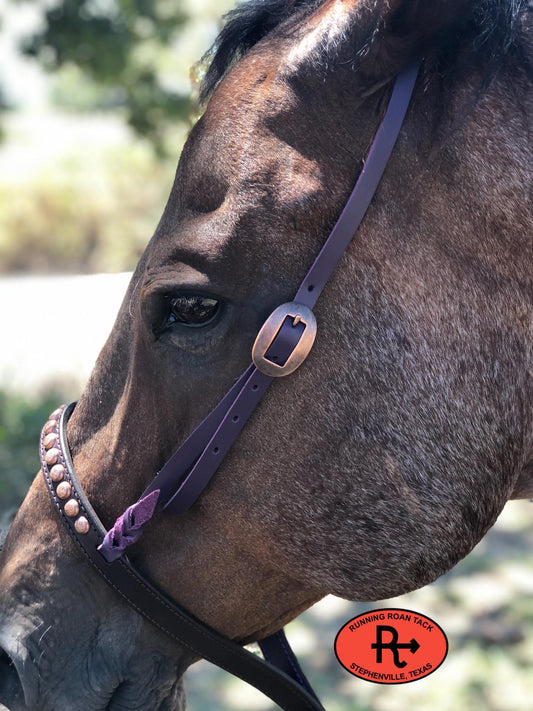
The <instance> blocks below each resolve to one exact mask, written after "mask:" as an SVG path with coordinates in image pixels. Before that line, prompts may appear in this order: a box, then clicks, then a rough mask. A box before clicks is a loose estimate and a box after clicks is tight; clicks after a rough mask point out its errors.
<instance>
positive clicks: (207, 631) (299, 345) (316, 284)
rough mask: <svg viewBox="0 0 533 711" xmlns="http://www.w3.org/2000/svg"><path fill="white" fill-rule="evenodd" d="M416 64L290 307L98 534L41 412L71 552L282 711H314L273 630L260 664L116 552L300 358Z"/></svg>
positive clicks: (63, 443)
mask: <svg viewBox="0 0 533 711" xmlns="http://www.w3.org/2000/svg"><path fill="white" fill-rule="evenodd" d="M417 74H418V64H416V65H412V66H410V67H408V68H407V69H406V70H404V71H403V72H402V73H401V74H400V75H399V76H398V77H397V79H396V82H395V85H394V88H393V91H392V95H391V99H390V102H389V105H388V107H387V110H386V112H385V116H384V117H383V120H382V122H381V125H380V127H379V129H378V131H377V132H376V136H375V138H374V141H373V143H372V147H371V149H370V151H369V153H368V156H367V158H366V161H365V165H364V168H363V170H362V171H361V174H360V176H359V179H358V181H357V183H356V186H355V188H354V190H353V192H352V194H351V196H350V198H349V200H348V202H347V203H346V206H345V208H344V210H343V212H342V214H341V216H340V217H339V219H338V221H337V223H336V225H335V226H334V228H333V230H332V232H331V234H330V236H329V237H328V239H327V240H326V242H325V243H324V246H323V247H322V249H321V251H320V253H319V254H318V256H317V258H316V259H315V262H314V264H313V265H312V267H311V269H310V270H309V271H308V272H307V275H306V276H305V278H304V280H303V281H302V283H301V284H300V287H299V289H298V291H297V293H296V295H295V297H294V300H293V301H292V302H289V303H287V304H283V305H281V306H279V307H278V308H277V309H275V310H274V311H273V313H272V314H271V315H270V316H269V318H268V319H267V321H266V322H265V324H264V325H263V327H262V328H261V330H260V331H259V334H258V336H257V338H256V341H255V343H254V347H253V351H252V361H253V362H252V363H251V364H250V366H249V367H248V368H247V369H246V370H245V371H244V373H243V374H242V375H241V376H240V377H239V378H238V380H237V381H236V383H235V385H234V386H233V387H232V388H231V389H230V390H229V391H228V393H227V394H226V395H225V396H224V397H223V398H222V400H221V401H220V402H219V403H218V405H217V406H216V407H215V408H214V409H213V410H212V411H211V412H210V413H209V414H208V415H207V417H206V418H205V419H204V420H203V422H201V423H200V424H199V425H198V427H197V428H196V429H195V430H194V431H193V432H192V433H191V434H190V435H189V437H188V438H187V439H186V440H185V441H184V442H183V444H182V445H181V446H180V447H179V449H178V450H177V451H176V452H175V453H174V454H173V456H172V457H171V458H170V459H169V460H168V461H167V462H166V464H165V465H164V466H163V468H162V469H161V470H160V471H159V472H158V474H157V475H156V476H155V477H154V479H153V481H152V482H151V484H150V485H149V486H148V488H147V489H146V490H145V491H144V492H143V494H142V495H141V497H140V499H139V500H138V501H137V502H135V503H134V504H133V505H132V506H130V507H129V508H128V509H126V511H125V512H124V513H123V514H122V515H121V516H120V517H119V518H118V519H117V521H116V522H115V524H114V526H113V527H112V528H111V529H110V530H109V531H106V529H105V528H104V526H103V525H102V523H101V522H100V519H99V518H98V516H97V514H96V512H95V511H94V509H93V507H92V506H91V504H90V502H89V500H88V499H87V497H86V495H85V492H84V490H83V487H82V486H81V484H80V482H79V480H78V478H77V475H76V472H75V470H74V466H73V464H72V460H71V457H70V452H69V448H68V442H67V422H68V419H69V417H70V415H71V414H72V411H73V410H74V407H75V404H74V403H72V404H70V405H68V406H63V407H61V408H59V409H58V410H56V411H55V412H53V413H52V414H51V415H50V418H49V420H48V422H47V423H46V424H45V426H44V428H43V432H42V435H41V443H40V457H41V469H42V473H43V476H44V480H45V483H46V487H47V489H48V493H49V494H50V498H51V500H52V503H53V504H54V507H55V509H56V511H57V513H58V515H59V517H60V518H61V521H62V522H63V524H64V525H65V526H66V528H67V530H68V532H69V533H70V534H71V536H72V537H73V539H74V541H75V542H76V544H77V546H78V548H79V549H80V552H81V553H82V554H83V555H84V556H85V557H86V558H87V559H88V561H89V562H90V563H91V564H92V565H93V566H94V567H95V568H96V569H97V570H98V572H99V573H100V575H101V576H102V577H103V578H104V579H105V580H106V582H107V583H108V584H109V585H110V586H111V587H112V588H114V589H115V591H116V592H117V593H119V594H120V595H122V597H124V598H125V599H126V600H127V602H128V603H129V604H130V605H131V606H132V607H133V608H134V609H135V610H137V612H139V613H140V614H142V615H144V616H145V617H146V618H147V619H148V620H150V622H152V623H153V624H154V625H155V626H156V627H158V628H159V629H161V630H162V631H164V632H165V633H166V634H167V635H169V636H170V637H171V638H172V639H174V640H175V641H176V642H177V643H179V645H181V646H182V647H184V648H186V649H188V650H189V651H190V652H191V653H192V654H193V655H194V656H196V657H203V658H204V659H207V660H208V661H211V662H213V663H214V664H216V665H217V666H220V667H221V668H223V669H225V670H227V671H229V672H230V673H232V674H234V675H235V676H238V677H240V678H241V679H244V680H245V681H247V682H248V683H250V684H252V685H253V686H255V687H256V688H257V689H259V690H260V691H262V692H263V693H265V694H266V695H267V696H269V697H270V698H271V699H272V700H273V701H275V702H276V703H277V704H278V705H279V706H280V707H281V708H283V709H286V710H287V711H303V710H306V709H309V710H313V711H318V710H319V709H323V707H322V705H321V704H320V702H319V701H318V699H317V697H316V695H315V694H314V692H313V691H312V689H311V687H310V685H309V683H308V682H307V680H306V678H305V676H304V674H303V672H302V670H301V669H300V666H299V664H298V662H297V660H296V657H295V656H294V654H293V652H292V650H291V649H290V647H289V644H288V642H287V639H286V637H285V635H284V633H283V630H280V631H279V632H277V633H276V634H274V635H272V636H270V637H268V638H267V639H265V640H262V641H260V642H259V645H260V647H261V650H262V652H263V656H264V658H265V660H263V659H261V658H260V657H259V656H256V655H254V654H252V653H250V652H248V651H247V650H245V649H243V648H242V647H241V646H240V645H239V644H237V643H235V642H233V641H231V640H229V639H227V638H225V637H223V636H222V635H220V634H219V633H218V632H216V631H215V630H213V629H212V628H210V627H208V626H207V625H205V624H204V623H203V622H201V621H200V620H198V619H197V618H196V617H194V616H193V615H191V614H190V613H189V612H187V611H186V610H184V609H183V608H182V607H180V606H179V605H178V604H177V603H175V602H174V601H173V600H171V599H170V598H168V597H167V596H166V595H165V594H164V593H163V592H161V591H160V590H158V589H157V588H156V587H155V586H154V585H153V583H151V581H149V580H148V579H147V578H146V577H144V576H143V575H142V573H141V572H140V571H139V570H138V569H137V568H135V567H134V566H133V565H132V563H131V562H130V561H129V559H128V558H127V556H126V555H125V550H126V549H127V548H128V547H129V546H130V545H132V544H133V543H135V542H136V541H137V540H138V539H139V538H140V536H141V534H142V531H143V528H144V527H145V526H146V525H147V524H148V522H149V521H150V520H151V518H152V517H153V515H154V514H155V513H156V512H157V511H165V512H167V513H177V514H183V513H185V512H186V511H187V510H188V509H189V508H190V507H191V506H192V505H193V503H194V502H195V501H196V500H197V498H198V497H199V496H200V494H201V493H202V491H203V490H204V489H205V487H206V486H207V485H208V483H209V481H210V480H211V478H212V476H213V475H214V473H215V472H216V471H217V469H218V467H219V466H220V464H221V462H222V460H223V459H224V457H225V455H226V454H227V452H228V451H229V450H230V448H231V446H232V444H233V442H234V441H235V439H236V438H237V437H238V435H239V433H240V432H241V430H242V428H243V427H244V425H245V424H246V421H247V420H248V418H249V417H250V415H251V414H252V412H253V411H254V409H255V408H256V406H257V405H258V404H259V402H260V401H261V398H262V396H263V395H264V393H265V392H266V390H267V388H268V387H269V385H270V384H271V383H272V381H273V379H274V378H276V377H282V376H285V375H288V374H290V373H291V372H293V371H294V370H296V368H298V367H299V366H300V365H301V364H302V362H303V361H304V360H305V358H306V357H307V354H308V353H309V351H310V349H311V347H312V345H313V341H314V338H315V333H316V328H317V326H316V321H315V317H314V315H313V312H312V308H313V306H314V305H315V303H316V300H317V299H318V297H319V296H320V293H321V292H322V289H323V288H324V286H325V284H326V282H327V281H328V279H329V278H330V276H331V274H332V272H333V270H334V269H335V267H336V265H337V263H338V261H339V259H340V258H341V256H342V255H343V254H344V251H345V250H346V248H347V246H348V245H349V243H350V241H351V239H352V237H353V235H354V233H355V231H356V230H357V229H358V227H359V225H360V223H361V221H362V219H363V217H364V215H365V213H366V210H367V208H368V205H369V204H370V201H371V200H372V197H373V196H374V193H375V191H376V189H377V187H378V184H379V182H380V180H381V177H382V175H383V172H384V170H385V168H386V165H387V162H388V160H389V157H390V155H391V153H392V150H393V148H394V145H395V143H396V139H397V137H398V134H399V132H400V129H401V126H402V123H403V120H404V117H405V114H406V112H407V108H408V106H409V102H410V99H411V95H412V93H413V90H414V86H415V82H416V77H417Z"/></svg>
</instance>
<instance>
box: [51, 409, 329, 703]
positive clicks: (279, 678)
mask: <svg viewBox="0 0 533 711" xmlns="http://www.w3.org/2000/svg"><path fill="white" fill-rule="evenodd" d="M73 409H74V404H70V405H68V406H67V407H65V408H63V409H62V410H61V411H60V412H58V413H57V415H56V417H55V418H52V419H51V421H50V422H52V423H54V422H55V423H56V425H55V426H54V425H50V423H48V426H47V427H46V428H45V430H43V434H42V435H41V443H40V455H41V466H42V472H43V476H44V480H45V483H46V487H47V489H48V493H49V494H50V498H51V500H52V503H53V504H54V507H55V509H56V510H57V512H58V514H59V516H60V518H61V520H62V521H63V523H64V524H65V525H66V528H67V530H68V531H69V533H70V534H71V536H72V538H73V539H74V541H75V543H76V545H77V546H78V548H79V550H80V551H81V553H82V554H83V555H84V556H85V557H86V558H87V559H88V560H89V562H90V563H91V564H92V565H93V566H94V567H95V568H96V569H97V570H98V572H99V573H100V575H101V576H102V577H103V578H104V580H106V582H107V583H108V584H109V585H110V586H111V587H112V588H113V589H114V590H115V591H116V592H117V593H118V594H119V595H121V596H122V597H123V598H125V600H126V601H127V602H128V603H129V604H130V605H131V606H132V607H133V608H134V609H135V610H136V611H137V612H138V613H139V614H141V615H143V616H144V617H146V618H147V619H148V620H149V621H150V622H151V623H152V624H154V625H155V626H156V627H158V628H159V629H160V630H162V631H163V632H165V633H166V634H167V635H169V636H170V637H171V638H172V639H174V640H175V641H176V642H177V643H178V644H179V645H181V646H182V647H185V648H186V649H188V650H189V651H190V652H192V653H193V654H194V655H195V656H198V657H203V658H204V659H207V660H208V661H210V662H212V663H213V664H216V665H217V666H219V667H221V668H222V669H225V670H226V671H228V672H230V673H231V674H234V675H235V676H237V677H239V678H240V679H243V680H244V681H246V682H248V683H249V684H252V686H254V687H255V688H257V689H259V690H260V691H262V692H263V693H264V694H266V696H268V697H269V698H271V699H272V700H273V701H274V702H275V703H276V704H278V705H279V706H280V707H281V708H282V709H286V711H307V710H309V711H323V706H322V705H321V704H320V703H319V702H318V700H317V699H316V698H315V697H314V696H313V695H312V694H311V693H309V691H307V689H306V688H304V687H303V686H300V684H299V683H298V682H296V681H294V680H293V679H292V678H291V677H290V676H289V675H288V674H287V673H285V672H283V671H280V670H279V669H277V668H276V667H275V666H274V665H273V664H270V663H268V662H266V661H263V660H262V659H261V658H260V657H258V656H256V655H254V654H252V653H250V652H248V651H247V650H246V649H244V648H243V647H241V646H240V645H238V644H237V643H235V642H233V641H232V640H230V639H227V638H226V637H223V636H222V635H221V634H219V633H218V632H216V631H215V630H213V629H211V628H210V627H208V626H207V625H205V624H204V623H203V622H201V621H200V620H198V619H197V618H196V617H194V615H191V614H190V613H189V612H187V611H186V610H184V609H183V608H182V607H180V606H179V605H177V604H176V603H175V602H173V601H172V600H171V599H169V598H168V597H167V596H166V595H165V594H164V593H162V592H161V591H160V590H158V589H157V588H156V587H155V586H154V585H153V584H152V583H151V582H150V581H149V580H147V579H146V578H145V577H144V576H143V575H142V574H141V573H140V572H139V571H138V570H137V569H136V568H135V567H134V566H133V565H132V564H131V562H130V561H129V559H128V558H127V556H125V555H123V556H122V557H120V558H119V559H118V560H115V561H114V562H112V563H108V562H107V561H106V560H105V558H104V557H103V556H102V554H101V553H100V552H99V551H98V550H97V547H98V546H99V545H100V543H101V542H102V540H103V537H104V535H105V533H106V530H105V528H104V526H103V525H102V523H101V521H100V520H99V518H98V516H97V515H96V512H95V511H94V509H93V508H92V506H91V504H90V502H89V501H88V499H87V497H86V496H85V493H84V491H83V488H82V487H81V485H80V483H79V481H78V478H77V476H76V473H75V471H74V467H73V464H72V461H71V458H70V455H69V449H68V444H67V438H66V425H67V421H68V419H69V417H70V415H71V413H72V411H73ZM50 435H52V437H51V439H52V440H53V441H52V443H50V437H49V436H50ZM54 435H55V436H56V437H55V438H54ZM46 437H48V438H49V439H48V440H46ZM54 467H59V468H61V467H62V468H63V473H62V478H61V480H60V481H53V478H57V476H58V474H57V472H61V469H56V470H55V471H54ZM51 472H52V474H51ZM70 514H72V515H70ZM80 521H81V523H80ZM85 521H87V522H88V524H89V526H88V530H87V531H86V532H84V533H81V532H80V531H79V530H77V529H80V530H83V528H84V525H82V524H85Z"/></svg>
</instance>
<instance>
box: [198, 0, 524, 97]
mask: <svg viewBox="0 0 533 711" xmlns="http://www.w3.org/2000/svg"><path fill="white" fill-rule="evenodd" d="M420 1H421V2H427V0H420ZM325 2H326V0H248V1H247V2H244V3H242V4H239V5H238V6H237V7H236V8H235V9H234V10H231V11H230V12H229V13H227V14H226V15H225V16H224V18H223V26H222V30H221V31H220V33H219V35H218V37H217V38H216V40H215V42H214V44H213V46H212V47H211V48H210V49H209V50H208V51H207V52H206V54H205V55H204V57H203V58H202V62H204V63H205V64H206V66H207V70H206V73H205V76H204V78H203V80H202V83H201V88H200V100H201V101H202V102H205V101H206V100H207V99H208V98H209V97H210V95H211V94H212V92H213V91H214V89H215V88H216V86H217V85H218V83H219V82H220V81H221V79H222V78H223V77H224V75H225V74H226V72H227V71H228V69H229V68H230V67H231V66H232V65H233V64H234V63H235V62H236V61H238V60H239V59H240V58H241V57H243V56H244V55H245V54H246V53H247V52H248V51H249V50H250V49H251V48H252V47H253V46H254V45H256V44H257V43H258V42H259V41H260V40H261V39H263V38H264V37H266V36H267V35H269V34H271V33H272V32H274V31H275V30H276V29H277V28H278V27H279V26H280V25H282V24H283V23H286V22H287V21H289V20H290V19H291V18H295V19H296V20H297V22H298V23H301V21H302V20H303V19H304V18H305V17H306V16H308V15H309V14H311V13H312V12H313V11H314V10H315V9H316V8H318V7H320V5H323V4H324V3H325ZM414 4H416V3H414V2H413V0H403V3H402V2H400V3H399V6H398V8H397V9H396V11H395V19H396V20H398V19H399V18H401V17H402V15H406V14H407V13H411V14H412V8H413V5H414ZM408 5H409V6H410V7H407V6H408ZM528 10H529V11H531V10H533V4H532V2H531V0H466V2H464V3H463V4H462V5H461V6H459V7H458V9H457V27H459V28H460V29H461V31H460V33H459V35H460V37H458V33H457V32H455V33H452V32H449V33H447V35H446V36H445V37H439V42H436V43H435V44H434V46H433V53H437V52H440V53H441V54H443V53H444V55H446V57H447V59H448V61H451V60H452V58H454V59H455V60H457V52H456V51H454V49H455V48H456V47H457V43H458V41H459V40H460V41H461V42H465V41H468V42H469V44H470V50H471V51H470V53H469V56H468V58H467V59H466V60H465V59H463V61H467V62H468V63H469V64H470V63H472V62H473V61H475V60H478V61H479V60H481V61H482V62H483V63H484V66H485V69H486V75H487V77H489V78H490V77H492V75H493V74H494V72H495V71H496V70H497V68H498V67H499V66H500V65H501V64H502V61H503V60H504V59H505V58H506V56H507V55H508V54H509V53H510V50H512V49H519V48H518V47H517V40H516V37H517V31H516V29H517V25H518V22H519V18H520V16H521V15H522V13H524V12H525V11H528ZM378 36H379V33H378V32H374V33H373V35H372V41H377V39H376V38H377V37H378ZM364 49H365V51H367V50H368V44H366V45H365V47H364ZM424 49H425V50H426V51H427V49H428V48H427V47H426V48H424ZM520 55H521V58H522V59H523V60H525V61H524V65H528V73H529V74H530V76H531V71H532V70H531V65H530V62H529V61H527V56H526V52H525V50H523V49H522V50H521V51H520ZM463 56H465V55H463Z"/></svg>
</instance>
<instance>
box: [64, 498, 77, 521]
mask: <svg viewBox="0 0 533 711" xmlns="http://www.w3.org/2000/svg"><path fill="white" fill-rule="evenodd" d="M79 512H80V505H79V504H78V502H77V501H76V499H69V501H67V503H66V504H65V513H66V514H67V516H70V518H74V516H77V515H78V514H79Z"/></svg>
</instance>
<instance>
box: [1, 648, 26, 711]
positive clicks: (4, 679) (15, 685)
mask: <svg viewBox="0 0 533 711" xmlns="http://www.w3.org/2000/svg"><path fill="white" fill-rule="evenodd" d="M0 704H4V706H6V707H7V708H8V709H12V710H13V711H15V710H16V709H18V708H25V705H24V692H23V690H22V683H21V681H20V677H19V675H18V672H17V670H16V668H15V664H14V663H13V660H12V659H11V657H10V656H9V654H8V653H7V652H5V651H4V650H3V649H2V648H1V647H0Z"/></svg>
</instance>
